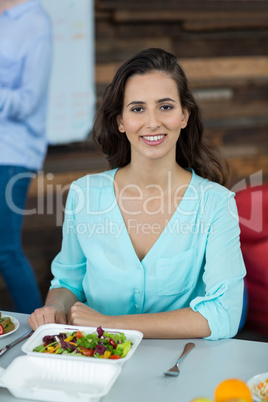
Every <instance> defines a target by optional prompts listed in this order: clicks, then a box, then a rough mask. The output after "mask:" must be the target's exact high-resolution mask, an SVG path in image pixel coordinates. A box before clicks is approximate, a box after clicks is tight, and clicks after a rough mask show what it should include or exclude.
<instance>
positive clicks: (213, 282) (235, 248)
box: [190, 193, 246, 340]
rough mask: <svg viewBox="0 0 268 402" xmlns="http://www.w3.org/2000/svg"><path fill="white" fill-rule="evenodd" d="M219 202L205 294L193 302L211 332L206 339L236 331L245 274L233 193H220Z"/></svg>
mask: <svg viewBox="0 0 268 402" xmlns="http://www.w3.org/2000/svg"><path fill="white" fill-rule="evenodd" d="M217 204H218V205H217V208H216V211H217V212H216V213H214V214H213V215H212V216H211V226H210V231H209V234H208V237H207V246H206V255H205V258H206V263H205V270H204V275H203V281H204V283H205V295H204V296H198V297H196V298H195V299H193V300H192V301H191V303H190V307H191V308H192V309H193V310H194V311H198V312H199V313H200V314H202V315H203V316H204V317H205V318H206V319H207V321H208V324H209V327H210V330H211V335H210V336H209V337H207V338H206V339H210V340H217V339H221V338H230V337H233V336H234V335H235V334H236V333H237V331H238V327H239V322H240V318H241V313H242V306H243V289H244V281H243V278H244V276H245V274H246V270H245V265H244V261H243V257H242V253H241V248H240V240H239V235H240V229H239V223H238V214H237V208H236V203H235V200H234V194H233V193H229V196H228V197H222V196H221V198H220V199H219V200H218V201H217Z"/></svg>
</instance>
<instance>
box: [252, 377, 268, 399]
mask: <svg viewBox="0 0 268 402" xmlns="http://www.w3.org/2000/svg"><path fill="white" fill-rule="evenodd" d="M252 389H253V392H254V393H255V395H257V396H258V397H259V398H260V400H261V401H268V378H266V380H265V381H261V382H259V384H256V385H254V386H253V387H252Z"/></svg>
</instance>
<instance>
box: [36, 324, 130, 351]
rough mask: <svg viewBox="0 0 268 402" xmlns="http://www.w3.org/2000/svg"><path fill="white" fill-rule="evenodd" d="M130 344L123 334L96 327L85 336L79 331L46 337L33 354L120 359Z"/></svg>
mask: <svg viewBox="0 0 268 402" xmlns="http://www.w3.org/2000/svg"><path fill="white" fill-rule="evenodd" d="M131 346H132V342H131V341H129V340H127V339H126V336H125V334H124V333H123V332H113V333H111V332H106V331H104V330H103V329H102V328H101V327H98V328H97V330H96V332H93V333H91V334H86V333H85V332H83V331H82V332H81V331H74V332H62V333H59V334H58V335H46V336H44V337H43V343H42V344H41V345H39V346H37V347H36V348H34V350H33V351H34V352H39V353H50V354H62V355H66V354H68V355H70V354H71V355H76V356H77V355H78V356H79V355H81V356H89V357H96V358H100V359H121V358H123V357H125V356H126V355H127V354H128V352H129V351H130V349H131Z"/></svg>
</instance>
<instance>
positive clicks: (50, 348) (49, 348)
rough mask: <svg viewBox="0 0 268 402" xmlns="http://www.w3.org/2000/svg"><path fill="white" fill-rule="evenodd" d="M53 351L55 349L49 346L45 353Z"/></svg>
mask: <svg viewBox="0 0 268 402" xmlns="http://www.w3.org/2000/svg"><path fill="white" fill-rule="evenodd" d="M53 349H55V347H54V346H49V347H48V348H47V351H48V352H50V351H51V350H53Z"/></svg>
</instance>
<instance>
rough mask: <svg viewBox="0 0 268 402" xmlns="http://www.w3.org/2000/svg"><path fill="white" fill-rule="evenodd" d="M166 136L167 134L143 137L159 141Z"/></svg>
mask: <svg viewBox="0 0 268 402" xmlns="http://www.w3.org/2000/svg"><path fill="white" fill-rule="evenodd" d="M164 137H165V135H164V134H162V135H148V136H147V135H144V136H143V138H144V139H145V140H147V141H159V140H162V138H164Z"/></svg>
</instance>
